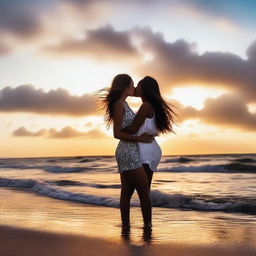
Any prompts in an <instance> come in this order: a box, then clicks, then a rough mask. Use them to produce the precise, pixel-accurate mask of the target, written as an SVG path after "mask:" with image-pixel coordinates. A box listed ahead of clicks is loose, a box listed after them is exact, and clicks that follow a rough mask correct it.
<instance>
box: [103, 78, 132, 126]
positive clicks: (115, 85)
mask: <svg viewBox="0 0 256 256" xmlns="http://www.w3.org/2000/svg"><path fill="white" fill-rule="evenodd" d="M131 81H132V78H131V77H130V76H129V75H127V74H118V75H116V76H115V77H114V79H113V80H112V83H111V86H110V88H104V89H101V90H100V91H99V94H100V100H101V102H102V103H103V107H102V108H103V109H104V110H105V115H104V121H105V123H106V125H107V128H109V127H110V125H111V123H112V122H113V116H114V106H115V103H116V102H117V101H118V100H119V99H120V97H121V96H122V94H123V92H124V90H125V89H126V88H128V87H129V85H130V83H131Z"/></svg>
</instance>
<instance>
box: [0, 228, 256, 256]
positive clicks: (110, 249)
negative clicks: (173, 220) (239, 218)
mask: <svg viewBox="0 0 256 256" xmlns="http://www.w3.org/2000/svg"><path fill="white" fill-rule="evenodd" d="M0 241H1V246H0V255H5V256H16V255H17V256H23V255H24V256H34V255H37V256H47V255H54V256H59V255H61V256H65V255H75V256H80V255H81V256H82V255H83V256H85V255H101V254H102V252H103V251H104V255H123V256H126V255H142V254H143V255H149V256H151V255H160V254H161V255H179V256H185V255H191V256H205V255H208V256H216V255H225V256H229V255H230V256H231V255H232V256H238V255H246V256H254V255H255V253H256V250H255V249H253V248H249V247H243V246H241V245H237V246H234V247H230V246H221V245H219V244H215V245H208V246H203V245H200V244H198V245H188V244H186V243H184V244H179V243H173V242H171V243H169V244H165V245H160V244H158V245H150V244H146V245H145V244H144V245H133V244H131V243H129V242H127V241H122V240H120V241H118V240H112V239H101V238H93V237H89V236H84V235H74V234H62V233H57V232H48V231H47V232H46V231H38V230H32V229H27V228H16V227H11V226H7V225H0Z"/></svg>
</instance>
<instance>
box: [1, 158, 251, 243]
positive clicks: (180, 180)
mask: <svg viewBox="0 0 256 256" xmlns="http://www.w3.org/2000/svg"><path fill="white" fill-rule="evenodd" d="M0 186H1V189H0V190H1V198H0V201H1V215H0V217H1V223H2V224H8V223H9V224H10V225H18V224H19V225H21V223H22V222H24V223H29V221H30V222H31V221H32V219H33V218H36V220H35V221H34V222H33V223H34V225H37V224H38V225H39V223H40V221H42V223H44V225H45V223H51V220H52V218H56V219H55V222H56V223H57V220H58V221H59V220H61V222H60V223H59V224H60V225H59V226H58V227H59V229H61V228H63V229H65V228H67V226H68V227H69V229H72V228H71V226H72V225H74V227H75V228H77V229H78V230H79V228H78V226H79V225H80V223H81V222H82V221H85V220H84V219H83V214H84V216H86V221H87V220H88V223H89V222H90V223H91V225H92V226H90V227H92V228H91V229H90V232H93V230H94V228H93V227H94V226H93V225H96V226H97V228H99V226H100V225H99V221H107V220H108V219H109V222H110V223H111V224H113V226H115V228H117V227H118V226H119V224H120V218H119V197H120V187H121V186H120V176H119V173H118V172H117V165H116V161H115V157H113V156H75V157H42V158H1V159H0ZM25 194H27V197H25ZM47 198H48V199H47ZM151 201H152V207H153V226H157V225H158V224H159V225H160V226H161V225H162V226H163V228H162V231H163V230H164V231H163V233H164V234H165V235H164V236H161V235H160V233H161V230H159V231H158V232H159V235H158V239H157V238H156V241H157V240H161V239H162V240H165V241H166V240H168V239H172V238H171V237H170V235H171V234H170V232H169V231H170V230H172V231H173V228H174V225H173V224H174V221H175V223H176V225H177V223H179V224H180V225H179V226H178V228H181V226H182V229H184V228H187V229H188V230H189V228H190V227H191V226H189V225H188V224H189V223H190V224H191V223H193V225H194V224H195V223H197V225H198V223H199V222H196V221H197V220H198V218H199V217H198V216H200V218H201V222H200V223H201V224H200V225H202V223H206V224H207V225H208V227H210V226H211V225H215V224H216V221H221V223H223V220H225V221H224V222H225V223H232V225H240V228H242V229H243V227H246V228H248V227H250V232H251V233H250V234H254V237H256V236H255V234H256V224H255V220H256V154H218V155H209V154H207V155H183V156H163V157H162V158H161V162H160V164H159V166H158V170H157V171H156V172H155V173H154V175H153V180H152V186H151ZM21 202H22V205H21ZM33 202H34V203H33ZM57 205H59V207H57ZM54 206H56V207H57V208H55V207H54ZM76 206H77V207H76ZM83 206H84V207H83ZM25 208H26V209H25ZM39 208H40V210H39ZM28 209H29V210H28ZM42 209H44V210H42ZM46 209H47V210H46ZM64 209H65V210H64ZM92 209H94V210H92ZM97 209H98V210H97ZM131 209H134V210H132V212H131V215H132V216H133V217H131V218H132V222H133V223H134V225H135V226H136V225H137V224H136V223H140V224H141V223H142V217H141V212H140V203H139V199H138V196H137V193H136V192H135V193H134V195H133V198H132V200H131ZM33 211H34V214H33V216H32V215H31V213H32V212H33ZM45 211H47V212H48V213H47V214H45ZM42 212H43V213H42ZM89 212H90V213H89ZM28 213H29V214H30V215H31V216H32V217H30V220H28V219H26V216H28ZM51 213H54V214H51ZM76 213H77V215H76ZM103 213H105V214H106V215H104V216H105V217H104V216H103V215H102V214H103ZM36 214H37V215H36ZM113 214H114V215H115V217H113V216H114V215H113ZM35 215H36V217H35ZM53 215H55V216H53ZM21 216H23V217H22V218H23V219H21ZM56 216H58V219H57V217H56ZM134 216H136V218H135V217H134ZM104 218H105V219H104ZM81 219H82V220H81ZM110 219H111V220H110ZM76 220H77V221H76ZM202 220H204V221H203V222H202ZM37 221H38V222H37ZM93 222H95V223H93ZM1 223H0V224H1ZM67 223H68V224H67ZM72 223H73V224H72ZM74 223H75V224H74ZM168 223H169V224H168ZM181 223H182V225H181ZM213 223H215V224H213ZM219 224H220V222H218V224H216V225H217V226H218V225H219ZM88 225H89V224H88ZM168 225H169V228H170V229H167V228H166V227H167V226H168ZM216 225H215V228H216ZM243 225H244V226H243ZM64 227H65V228H64ZM87 227H88V226H87ZM164 227H165V229H164ZM48 228H49V227H48ZM83 228H84V227H83ZM176 228H177V227H176ZM200 228H202V227H200ZM85 229H86V228H85ZM80 230H81V229H80ZM113 230H114V231H113ZM113 230H112V231H111V232H110V231H109V232H110V234H111V235H113V233H114V232H115V229H113ZM116 230H117V229H116ZM168 230H169V231H168ZM239 230H240V231H241V229H239ZM87 231H88V230H87ZM87 231H84V232H87ZM88 232H89V231H88ZM102 232H103V231H102ZM244 232H247V231H246V230H244ZM177 234H178V232H177ZM240 235H241V234H240ZM173 236H174V235H173ZM176 236H177V235H176ZM232 237H236V236H234V235H232ZM176 239H177V237H176ZM187 239H188V238H187ZM202 239H203V238H202ZM218 239H220V238H218ZM192 240H193V239H190V241H192ZM250 241H251V240H250ZM234 242H235V241H234ZM248 242H249V240H248ZM251 242H253V243H255V238H254V239H253V241H251Z"/></svg>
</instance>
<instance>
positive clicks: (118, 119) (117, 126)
mask: <svg viewBox="0 0 256 256" xmlns="http://www.w3.org/2000/svg"><path fill="white" fill-rule="evenodd" d="M123 113H124V105H123V103H122V102H120V101H118V102H117V103H116V105H115V109H114V118H113V119H114V120H113V122H114V137H115V138H116V139H120V140H125V141H133V142H151V141H152V136H151V135H141V136H134V135H131V134H129V133H126V132H124V131H122V117H123Z"/></svg>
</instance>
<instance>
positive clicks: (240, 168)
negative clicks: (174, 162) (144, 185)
mask: <svg viewBox="0 0 256 256" xmlns="http://www.w3.org/2000/svg"><path fill="white" fill-rule="evenodd" d="M157 171H158V172H223V173H237V172H240V173H256V165H248V164H240V163H231V164H224V165H199V166H177V167H170V168H159V169H158V170H157Z"/></svg>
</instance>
